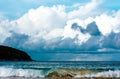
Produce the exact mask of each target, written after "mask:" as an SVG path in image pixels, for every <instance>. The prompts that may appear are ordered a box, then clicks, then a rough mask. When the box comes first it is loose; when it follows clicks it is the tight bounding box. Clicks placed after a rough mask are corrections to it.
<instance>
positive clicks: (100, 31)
mask: <svg viewBox="0 0 120 79" xmlns="http://www.w3.org/2000/svg"><path fill="white" fill-rule="evenodd" d="M101 3H102V1H100V2H99V1H97V0H91V2H89V3H87V4H84V5H82V6H81V5H77V6H76V7H78V9H75V10H71V11H68V12H67V11H66V10H67V8H68V6H65V5H54V6H50V7H48V6H40V7H38V8H36V9H30V10H29V11H28V12H27V13H25V14H24V15H23V16H22V17H20V18H18V19H16V20H12V21H9V20H7V19H3V20H0V36H1V39H0V44H3V45H8V46H12V47H15V48H19V49H22V50H25V51H27V52H29V54H30V55H31V56H32V57H33V58H36V59H39V56H43V55H44V56H43V58H44V57H45V56H47V57H45V58H48V59H51V60H52V59H53V58H55V57H56V58H57V57H59V56H60V57H62V56H63V55H59V53H70V52H72V53H73V54H74V53H76V52H81V51H109V50H114V51H119V48H120V45H119V43H120V40H119V39H120V18H119V17H120V11H116V12H110V13H107V12H106V11H105V12H100V11H99V10H101V9H100V7H99V5H100V4H101ZM66 7H67V8H66ZM48 53H49V54H50V53H54V54H53V56H49V55H47V54H48ZM88 56H91V57H88V59H91V60H93V58H94V57H93V58H92V55H88ZM71 57H72V56H70V57H69V58H68V59H69V60H75V57H76V60H82V59H79V57H77V56H76V55H75V56H74V57H73V59H72V58H71ZM80 57H81V58H83V60H84V58H87V56H83V57H82V56H80ZM103 57H104V56H103ZM45 58H44V59H43V60H45ZM95 58H97V57H96V56H95ZM65 59H66V58H65ZM108 59H111V58H108ZM108 59H106V60H108ZM61 60H64V59H61ZM96 60H98V59H96Z"/></svg>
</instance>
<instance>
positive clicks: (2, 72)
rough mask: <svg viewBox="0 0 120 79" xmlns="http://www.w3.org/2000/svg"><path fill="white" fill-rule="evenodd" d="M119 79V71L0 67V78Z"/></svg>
mask: <svg viewBox="0 0 120 79" xmlns="http://www.w3.org/2000/svg"><path fill="white" fill-rule="evenodd" d="M68 76H69V77H72V78H80V77H112V78H113V77H115V78H118V77H120V70H108V71H106V70H84V69H83V70H82V69H67V68H54V69H49V68H39V69H34V68H31V69H28V68H27V69H24V68H14V67H0V77H27V78H28V77H29V78H44V77H55V78H59V77H66V78H68Z"/></svg>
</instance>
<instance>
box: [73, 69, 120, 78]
mask: <svg viewBox="0 0 120 79" xmlns="http://www.w3.org/2000/svg"><path fill="white" fill-rule="evenodd" d="M80 77H115V78H118V77H120V70H114V71H111V70H109V71H103V72H99V73H94V72H93V73H90V74H84V75H81V74H77V75H76V76H75V78H80Z"/></svg>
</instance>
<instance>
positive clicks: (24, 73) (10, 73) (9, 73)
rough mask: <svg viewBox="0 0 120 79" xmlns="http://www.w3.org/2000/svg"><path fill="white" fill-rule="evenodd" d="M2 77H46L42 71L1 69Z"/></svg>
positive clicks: (0, 74) (0, 75)
mask: <svg viewBox="0 0 120 79" xmlns="http://www.w3.org/2000/svg"><path fill="white" fill-rule="evenodd" d="M0 77H33V78H34V77H44V75H43V73H42V70H34V69H15V68H7V67H0Z"/></svg>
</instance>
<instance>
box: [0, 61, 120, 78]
mask: <svg viewBox="0 0 120 79" xmlns="http://www.w3.org/2000/svg"><path fill="white" fill-rule="evenodd" d="M53 72H57V73H59V74H74V78H81V77H90V78H92V77H111V78H113V79H114V78H120V62H119V61H79V62H78V61H77V62H76V61H71V62H70V61H62V62H57V61H56V62H55V61H51V62H0V79H49V78H47V75H49V74H50V73H53Z"/></svg>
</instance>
